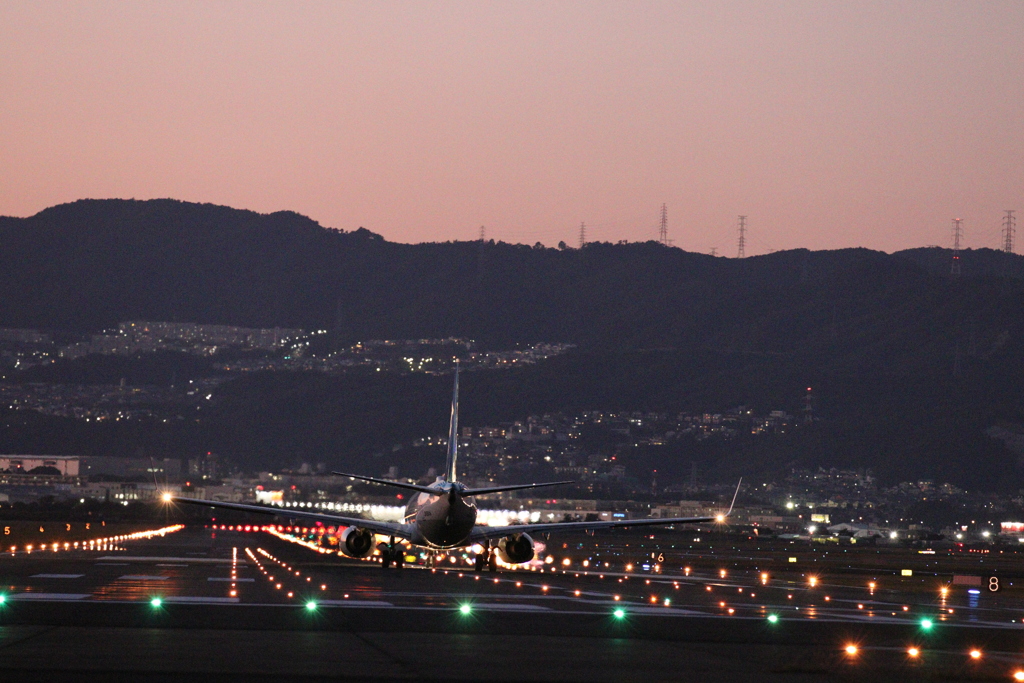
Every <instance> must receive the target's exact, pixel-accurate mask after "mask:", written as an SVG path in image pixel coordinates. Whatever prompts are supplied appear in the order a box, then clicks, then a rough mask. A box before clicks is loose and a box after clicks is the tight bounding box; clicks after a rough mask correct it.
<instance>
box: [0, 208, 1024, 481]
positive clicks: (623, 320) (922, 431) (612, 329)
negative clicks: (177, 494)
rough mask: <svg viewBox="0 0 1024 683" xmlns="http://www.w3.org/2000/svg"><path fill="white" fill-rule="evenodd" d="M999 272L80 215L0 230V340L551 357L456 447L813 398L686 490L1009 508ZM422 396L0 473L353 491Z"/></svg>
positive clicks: (260, 386) (1012, 356)
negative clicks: (614, 417)
mask: <svg viewBox="0 0 1024 683" xmlns="http://www.w3.org/2000/svg"><path fill="white" fill-rule="evenodd" d="M943 263H944V264H945V265H943ZM1022 263H1024V258H1022V257H1019V256H1014V255H1009V254H1003V253H1001V252H995V251H991V250H976V251H970V250H968V251H965V252H964V253H963V257H962V272H963V275H962V277H960V278H958V279H952V278H950V276H949V274H948V266H949V252H948V250H941V249H936V248H930V249H921V250H910V251H908V252H900V253H896V254H885V253H881V252H876V251H870V250H867V249H848V250H840V251H824V252H810V251H806V250H794V251H787V252H779V253H775V254H770V255H767V256H758V257H750V258H747V259H743V260H739V259H728V258H721V257H711V256H706V255H701V254H693V253H688V252H684V251H681V250H679V249H674V248H670V247H665V246H663V245H661V244H658V243H655V242H648V243H632V244H616V245H612V244H589V245H587V246H586V247H585V248H583V249H550V248H540V247H529V246H524V245H510V244H503V243H493V242H488V243H480V242H454V243H443V244H416V245H408V244H397V243H391V242H387V241H385V240H383V239H382V238H380V237H379V236H377V235H374V234H373V233H371V232H369V231H367V230H363V229H359V230H356V231H354V232H342V231H337V230H331V229H327V228H323V227H321V226H319V225H318V224H316V223H315V222H313V221H311V220H309V219H307V218H305V217H302V216H300V215H298V214H294V213H289V212H282V213H275V214H270V215H260V214H256V213H253V212H249V211H240V210H235V209H230V208H227V207H220V206H212V205H199V204H188V203H184V202H178V201H174V200H153V201H126V200H83V201H79V202H74V203H72V204H65V205H61V206H56V207H53V208H50V209H47V210H45V211H43V212H41V213H39V214H37V215H36V216H32V217H30V218H24V219H18V218H0V327H19V328H39V329H46V330H52V331H57V332H62V331H63V332H76V333H82V332H95V331H99V330H101V329H104V328H108V327H112V326H115V325H116V324H117V323H118V322H121V321H125V320H139V319H142V320H171V321H175V320H176V321H182V322H186V321H187V322H200V323H218V324H233V325H242V326H250V327H274V326H281V327H300V328H305V329H326V330H328V331H329V333H330V335H331V338H332V340H333V342H334V343H337V344H341V343H346V342H349V341H354V340H358V339H369V338H378V339H380V338H423V337H447V336H459V337H467V338H473V339H476V340H478V342H480V343H481V344H482V345H483V346H485V347H487V346H510V345H514V344H517V343H525V342H536V341H548V342H569V343H573V344H576V345H578V349H577V351H576V352H574V353H571V354H567V355H566V356H563V357H559V358H555V359H552V360H549V361H546V362H544V363H542V364H541V365H538V366H535V367H532V368H528V369H524V370H518V371H510V372H507V373H478V374H475V376H474V377H473V378H472V380H471V381H467V382H466V387H465V392H466V397H465V398H466V400H465V411H466V413H465V420H466V423H467V424H483V423H496V422H497V421H499V420H510V419H519V418H521V417H523V415H524V413H525V412H527V411H533V412H537V411H541V412H542V411H553V410H567V409H627V410H663V411H672V410H725V409H728V408H731V407H735V406H737V405H753V406H758V407H763V408H781V409H788V410H790V411H796V410H798V409H799V405H800V398H801V396H802V395H803V393H804V392H805V391H806V388H807V387H808V386H813V387H814V388H815V393H816V395H817V396H819V397H820V404H819V414H820V416H821V417H822V418H823V420H822V422H820V423H818V424H816V425H813V426H812V427H811V428H808V429H806V430H804V431H803V432H802V433H801V434H799V435H794V437H793V438H792V439H789V440H785V441H774V442H772V443H770V444H767V443H749V444H736V445H735V446H733V447H723V448H720V449H718V450H715V451H714V452H713V453H709V454H707V461H706V463H705V466H706V467H708V468H718V469H720V470H721V472H722V473H723V476H725V475H728V476H732V474H734V473H735V472H750V471H755V472H757V473H765V474H769V473H777V472H778V471H782V470H785V468H787V467H789V466H791V465H794V464H799V465H801V466H818V465H825V466H829V465H833V466H843V467H873V468H875V470H876V471H877V472H878V473H879V474H880V475H881V476H883V477H884V478H886V479H889V480H901V479H921V478H933V479H938V480H950V481H953V482H955V483H960V484H961V485H966V486H972V487H973V486H992V487H1001V488H1004V489H1016V488H1020V487H1021V485H1022V482H1024V479H1022V476H1021V474H1022V470H1021V468H1020V466H1019V464H1018V461H1017V459H1018V457H1019V456H1018V454H1016V453H1014V452H1012V451H1011V450H1009V449H1007V448H1006V447H1005V446H1004V445H1003V444H1002V442H999V441H997V440H995V439H992V438H990V437H988V436H986V435H985V430H986V429H989V428H990V427H992V426H993V425H996V424H1000V425H1004V426H1007V427H1009V428H1010V429H1011V430H1013V429H1016V427H1015V425H1019V424H1020V423H1022V422H1024V401H1022V396H1021V387H1022V386H1024V363H1022V362H1021V358H1022V352H1024V313H1022V303H1021V302H1022V301H1024V297H1022V295H1024V281H1022V279H1021V274H1022V273H1024V266H1022ZM446 385H447V380H446V379H444V378H436V377H422V376H419V377H394V378H388V379H386V380H381V378H379V377H378V378H373V377H369V378H367V377H361V376H355V375H354V376H351V377H347V376H342V377H338V378H325V377H320V376H318V377H308V376H292V375H287V376H265V375H258V376H253V377H248V378H245V379H242V380H236V381H234V382H231V383H230V384H228V385H225V386H224V387H223V394H224V396H225V399H226V400H225V403H224V406H225V408H224V412H223V414H222V415H221V419H222V422H220V423H217V424H218V425H219V426H217V425H207V426H205V427H203V428H202V429H198V428H197V430H193V431H191V432H188V433H187V434H186V433H181V434H166V433H165V434H161V435H156V434H139V433H129V431H128V430H126V429H122V430H121V431H118V430H119V429H121V428H115V427H103V428H102V429H101V428H99V427H96V428H95V429H93V428H87V427H83V426H81V425H76V426H74V427H73V428H72V427H69V426H68V425H63V426H61V427H60V428H59V429H57V433H56V434H54V433H53V429H52V428H51V427H52V425H51V427H47V426H46V425H45V424H43V423H40V422H33V420H31V419H30V420H29V422H30V423H31V424H28V423H25V422H24V420H23V418H19V420H21V421H20V422H18V421H16V422H18V424H14V423H12V422H11V421H10V420H8V422H7V423H5V426H4V427H3V429H0V448H2V449H9V448H14V447H15V446H17V447H21V448H31V447H36V448H43V447H45V448H47V449H48V450H50V451H51V452H52V451H54V450H61V449H63V450H66V451H69V452H74V451H76V450H81V449H83V448H90V447H96V448H100V447H102V448H105V449H107V450H108V451H117V452H135V451H137V450H138V449H140V448H142V449H148V451H149V452H159V453H162V454H166V455H174V454H180V453H181V452H182V451H186V450H189V449H202V448H207V447H211V448H217V449H218V450H219V451H220V452H224V453H229V454H232V456H233V457H236V458H238V459H240V461H242V462H245V461H246V460H247V459H248V460H250V461H252V463H254V464H261V465H265V466H270V465H279V464H290V463H291V462H293V461H294V460H295V459H296V458H300V459H309V460H311V461H318V460H320V461H322V460H325V459H331V458H335V457H336V458H339V459H342V460H345V461H346V462H347V463H348V465H349V466H353V467H358V465H359V459H360V458H365V457H367V455H368V454H371V453H372V452H375V451H379V450H380V449H384V448H387V447H388V445H389V444H391V443H394V442H397V441H399V440H401V439H404V438H407V437H408V436H409V435H410V434H411V435H414V436H421V435H423V434H424V433H435V432H438V431H443V429H442V430H439V429H438V427H437V426H436V425H437V424H443V422H444V419H445V418H444V411H445V408H444V405H445V394H446V392H447V389H446V388H445V387H446ZM227 399H231V400H227ZM43 422H45V421H43ZM47 429H50V431H49V433H47ZM61 435H66V438H64V437H62V436H61ZM90 444H92V445H90ZM133 449H134V450H133ZM325 453H326V454H327V456H325V455H324V454H325ZM677 455H679V454H677ZM657 457H664V458H671V457H674V456H673V455H672V454H671V453H665V454H664V455H662V456H657ZM679 457H682V456H681V455H679ZM687 457H690V456H687ZM332 462H334V460H332ZM688 462H689V460H687V463H688Z"/></svg>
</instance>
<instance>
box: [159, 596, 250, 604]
mask: <svg viewBox="0 0 1024 683" xmlns="http://www.w3.org/2000/svg"><path fill="white" fill-rule="evenodd" d="M161 599H162V600H163V601H164V602H165V603H168V602H182V603H200V604H201V603H210V604H234V603H237V602H239V600H238V598H218V597H204V596H191V595H176V596H166V597H163V598H161Z"/></svg>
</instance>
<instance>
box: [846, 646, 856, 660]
mask: <svg viewBox="0 0 1024 683" xmlns="http://www.w3.org/2000/svg"><path fill="white" fill-rule="evenodd" d="M846 654H848V655H850V656H851V657H853V656H854V655H855V654H857V646H856V645H854V644H853V643H850V644H849V645H847V646H846Z"/></svg>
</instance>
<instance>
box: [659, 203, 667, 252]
mask: <svg viewBox="0 0 1024 683" xmlns="http://www.w3.org/2000/svg"><path fill="white" fill-rule="evenodd" d="M658 241H659V242H661V243H662V244H664V245H665V246H666V247H667V246H668V207H667V206H666V205H664V204H662V205H661V229H660V230H658Z"/></svg>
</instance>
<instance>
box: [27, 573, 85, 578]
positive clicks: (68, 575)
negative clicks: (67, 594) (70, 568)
mask: <svg viewBox="0 0 1024 683" xmlns="http://www.w3.org/2000/svg"><path fill="white" fill-rule="evenodd" d="M83 576H85V574H33V575H32V576H30V577H29V578H30V579H80V578H82V577H83Z"/></svg>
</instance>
